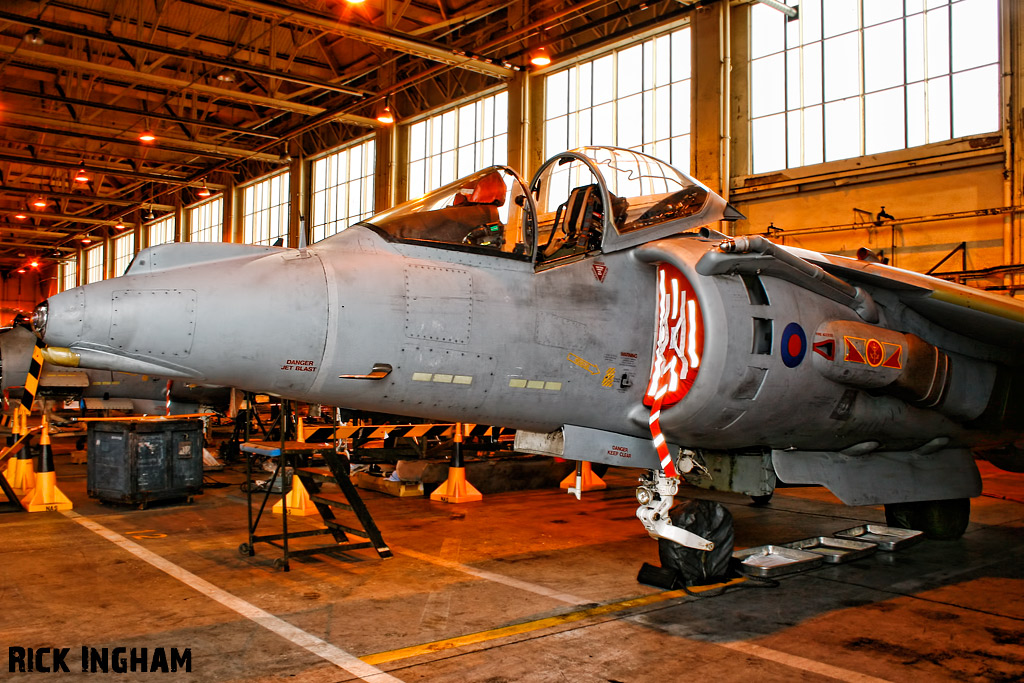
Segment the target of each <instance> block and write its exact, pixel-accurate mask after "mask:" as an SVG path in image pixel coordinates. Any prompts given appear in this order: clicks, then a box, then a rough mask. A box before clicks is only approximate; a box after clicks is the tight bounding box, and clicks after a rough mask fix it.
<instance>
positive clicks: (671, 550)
mask: <svg viewBox="0 0 1024 683" xmlns="http://www.w3.org/2000/svg"><path fill="white" fill-rule="evenodd" d="M671 517H672V523H673V524H674V525H676V526H677V527H679V528H681V529H685V530H686V531H689V532H690V533H692V534H697V535H698V536H700V537H702V538H706V539H707V540H709V541H711V542H712V543H714V544H715V548H714V550H711V551H706V550H696V549H694V548H687V547H685V546H681V545H679V544H678V543H673V542H672V541H668V540H665V539H663V538H662V539H658V556H659V557H660V559H661V566H662V567H664V568H667V569H675V570H676V571H677V572H679V573H680V574H681V575H682V577H683V579H684V580H685V581H686V584H687V585H689V586H694V585H700V584H706V583H710V582H711V581H712V580H713V579H717V578H724V577H726V576H727V575H728V573H729V562H730V560H731V559H732V549H733V541H734V538H735V534H734V531H733V525H732V514H731V513H730V512H729V510H727V509H726V508H725V506H723V505H722V504H721V503H716V502H714V501H710V500H684V501H682V502H681V503H680V504H679V505H677V506H675V507H674V508H673V509H672V512H671Z"/></svg>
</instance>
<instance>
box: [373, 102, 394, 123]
mask: <svg viewBox="0 0 1024 683" xmlns="http://www.w3.org/2000/svg"><path fill="white" fill-rule="evenodd" d="M377 120H378V121H380V122H381V123H383V124H384V125H386V126H390V125H391V124H392V123H394V122H395V115H394V114H392V113H391V107H390V106H388V104H387V102H385V103H384V108H383V109H381V110H380V113H379V114H377Z"/></svg>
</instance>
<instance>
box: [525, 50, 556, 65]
mask: <svg viewBox="0 0 1024 683" xmlns="http://www.w3.org/2000/svg"><path fill="white" fill-rule="evenodd" d="M550 63H551V55H549V54H548V51H547V48H544V47H538V48H536V49H535V50H533V51H532V52H531V53H530V64H533V65H534V66H547V65H548V64H550Z"/></svg>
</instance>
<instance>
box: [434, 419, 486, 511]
mask: <svg viewBox="0 0 1024 683" xmlns="http://www.w3.org/2000/svg"><path fill="white" fill-rule="evenodd" d="M463 439H464V437H463V434H462V423H461V422H459V423H456V425H455V441H454V442H453V443H452V464H451V466H450V467H449V468H448V478H447V479H445V480H444V482H443V483H442V484H441V485H440V486H438V487H437V488H436V489H434V492H433V493H431V494H430V500H438V501H441V502H442V503H474V502H476V501H478V500H483V499H484V496H483V494H482V493H480V492H479V491H477V490H476V487H475V486H473V485H472V484H470V483H469V482H468V481H466V465H465V464H464V463H463V461H462V441H463Z"/></svg>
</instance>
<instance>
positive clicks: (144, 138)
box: [139, 130, 156, 142]
mask: <svg viewBox="0 0 1024 683" xmlns="http://www.w3.org/2000/svg"><path fill="white" fill-rule="evenodd" d="M154 140H156V135H154V134H153V132H152V131H149V130H146V131H143V132H141V133H139V142H153V141H154Z"/></svg>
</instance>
